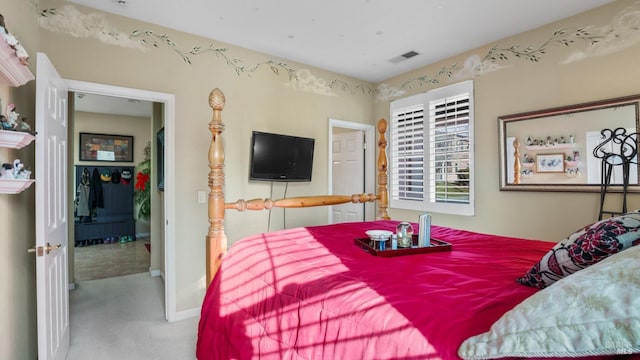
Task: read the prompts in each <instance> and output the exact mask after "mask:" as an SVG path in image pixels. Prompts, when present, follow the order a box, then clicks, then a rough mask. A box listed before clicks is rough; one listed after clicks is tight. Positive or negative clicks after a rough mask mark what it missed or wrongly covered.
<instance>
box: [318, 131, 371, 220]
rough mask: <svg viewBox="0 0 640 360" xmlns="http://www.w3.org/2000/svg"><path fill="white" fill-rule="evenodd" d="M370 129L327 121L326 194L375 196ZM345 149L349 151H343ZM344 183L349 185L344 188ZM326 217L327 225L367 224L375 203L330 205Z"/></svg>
mask: <svg viewBox="0 0 640 360" xmlns="http://www.w3.org/2000/svg"><path fill="white" fill-rule="evenodd" d="M374 130H375V127H374V126H373V125H368V124H361V123H354V122H349V121H343V120H337V119H329V155H328V164H329V168H328V174H329V179H328V184H329V194H336V195H352V194H353V193H362V192H365V193H375V176H374V174H375V152H376V151H375V149H376V146H375V132H374ZM346 147H351V149H348V150H347V151H345V149H346ZM346 153H349V154H348V155H346ZM336 177H340V180H339V181H338V180H336ZM344 184H350V185H349V186H346V187H345V186H344ZM352 189H353V190H352ZM345 191H346V192H347V193H346V194H345V193H344V192H345ZM328 216H329V223H330V224H333V223H337V222H345V221H370V220H373V219H374V218H375V204H374V203H372V202H369V203H365V204H342V205H335V206H330V207H329V214H328Z"/></svg>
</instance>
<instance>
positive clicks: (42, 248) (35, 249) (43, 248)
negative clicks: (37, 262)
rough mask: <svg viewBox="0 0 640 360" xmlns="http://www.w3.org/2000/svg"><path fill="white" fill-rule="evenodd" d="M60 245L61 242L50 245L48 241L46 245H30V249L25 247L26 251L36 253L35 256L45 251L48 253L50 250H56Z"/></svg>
mask: <svg viewBox="0 0 640 360" xmlns="http://www.w3.org/2000/svg"><path fill="white" fill-rule="evenodd" d="M61 247H62V244H55V245H53V246H52V245H51V244H49V243H47V245H46V246H35V247H32V248H30V249H27V252H28V253H36V255H37V256H42V255H44V254H45V253H46V254H47V255H48V254H49V253H50V252H52V251H53V250H58V249H60V248H61Z"/></svg>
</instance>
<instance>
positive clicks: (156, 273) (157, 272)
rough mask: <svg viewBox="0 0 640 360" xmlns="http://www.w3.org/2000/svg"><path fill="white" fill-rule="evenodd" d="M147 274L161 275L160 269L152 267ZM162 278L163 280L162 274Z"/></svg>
mask: <svg viewBox="0 0 640 360" xmlns="http://www.w3.org/2000/svg"><path fill="white" fill-rule="evenodd" d="M149 275H151V277H158V276H162V272H161V271H160V269H155V270H154V269H152V268H149ZM162 279H163V280H164V276H162Z"/></svg>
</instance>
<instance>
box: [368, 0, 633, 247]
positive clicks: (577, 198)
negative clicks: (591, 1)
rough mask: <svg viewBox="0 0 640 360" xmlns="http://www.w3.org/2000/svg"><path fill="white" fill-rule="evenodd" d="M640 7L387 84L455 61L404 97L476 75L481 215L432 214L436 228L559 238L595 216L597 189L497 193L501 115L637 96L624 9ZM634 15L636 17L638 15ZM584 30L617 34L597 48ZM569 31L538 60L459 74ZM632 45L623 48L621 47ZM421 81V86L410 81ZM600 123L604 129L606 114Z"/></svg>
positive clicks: (590, 15)
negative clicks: (579, 33)
mask: <svg viewBox="0 0 640 360" xmlns="http://www.w3.org/2000/svg"><path fill="white" fill-rule="evenodd" d="M629 8H631V10H634V11H635V12H636V13H637V11H638V9H640V2H639V1H616V2H614V3H612V4H610V5H607V6H604V7H601V8H598V9H595V10H593V11H590V12H587V13H584V14H581V15H578V16H575V17H572V18H569V19H566V20H562V21H559V22H557V23H554V24H550V25H548V26H544V27H542V28H539V29H535V30H533V31H529V32H526V33H523V34H520V35H518V36H514V37H511V38H508V39H503V40H500V41H497V42H496V43H494V44H489V45H487V46H485V47H482V48H478V49H475V50H472V51H469V52H467V53H464V54H461V55H459V56H456V57H453V58H450V59H446V60H445V61H442V62H440V63H437V64H434V65H432V66H428V67H425V68H422V69H419V70H417V71H414V72H411V73H407V74H403V75H401V76H398V77H395V78H393V79H390V80H388V81H385V83H384V84H385V86H387V87H392V88H393V87H395V88H401V84H403V83H405V82H406V81H408V80H410V79H416V78H417V77H419V76H421V75H425V74H427V75H430V76H431V77H435V76H436V75H437V73H438V71H440V69H442V68H444V67H447V68H448V67H450V66H452V65H453V64H457V67H456V69H455V70H454V71H453V77H452V78H447V77H446V76H441V77H439V80H440V83H439V84H436V85H431V84H429V85H424V86H414V87H413V88H412V89H408V88H402V90H404V91H405V93H404V94H403V95H402V96H407V95H412V94H415V93H420V92H425V91H427V90H428V89H431V88H435V87H440V86H444V85H448V84H451V83H455V82H458V81H462V80H465V79H468V78H471V77H473V78H474V83H475V139H476V144H475V161H476V165H475V174H476V178H475V179H476V188H475V191H476V216H474V217H464V216H453V215H443V214H433V224H434V225H444V226H452V227H457V228H463V229H471V230H474V231H479V232H487V233H495V234H502V235H510V236H517V237H525V238H535V239H544V240H549V241H558V240H560V239H561V238H563V237H564V236H566V235H568V234H569V233H571V232H573V231H575V230H576V229H578V228H580V227H582V226H584V225H586V224H588V223H590V222H593V221H595V220H596V218H597V213H598V204H599V196H598V195H597V194H595V193H543V192H505V191H500V190H499V187H500V183H499V173H500V171H499V170H500V168H499V161H498V160H499V150H498V149H499V147H498V146H499V139H498V123H497V121H498V120H497V118H498V117H499V116H503V115H508V114H515V113H521V112H526V111H534V110H539V109H547V108H552V107H557V106H564V105H571V104H578V103H583V102H589V101H594V100H602V99H608V98H614V97H620V96H626V95H632V94H637V93H640V86H639V85H638V84H639V81H638V80H639V79H640V67H638V66H637V62H638V59H639V58H640V46H638V42H637V41H638V37H640V31H638V30H637V29H633V28H631V27H630V26H631V25H629V24H630V23H633V21H634V20H631V18H633V17H634V16H637V15H635V13H633V12H628V14H627V16H626V17H625V16H622V14H624V13H627V10H629ZM636 20H637V18H636ZM580 27H587V30H588V31H590V32H592V34H604V33H605V32H606V31H608V30H609V29H613V33H612V34H611V35H614V34H617V35H620V36H619V37H617V38H613V40H614V41H609V40H612V38H607V39H600V40H601V42H600V43H599V44H597V45H596V46H590V45H589V44H588V43H587V42H586V41H584V40H581V39H577V38H576V37H575V36H574V35H573V34H575V29H577V28H580ZM560 28H567V34H566V36H563V37H561V38H570V39H572V40H574V42H573V43H572V44H571V45H570V46H564V45H560V44H559V43H552V44H551V45H550V46H548V48H547V49H546V54H539V55H540V57H539V59H538V61H530V60H526V59H519V58H516V57H514V56H513V55H511V54H508V53H507V55H508V60H506V61H499V62H497V63H496V67H497V68H498V69H496V71H493V72H486V73H482V74H478V75H466V76H461V77H459V78H455V76H456V75H458V74H459V71H460V70H461V69H462V68H463V67H464V66H465V65H467V64H468V63H470V59H472V58H471V57H472V56H474V55H475V56H477V59H478V60H479V59H482V58H483V57H484V56H485V55H486V54H487V53H488V52H489V50H490V47H491V46H494V45H495V46H497V47H500V48H508V47H510V46H512V45H519V49H520V50H523V49H525V48H526V47H527V46H528V45H532V46H533V47H537V46H540V45H541V44H543V43H545V42H546V41H547V40H549V39H550V37H551V35H552V34H553V32H554V31H555V30H557V29H560ZM625 44H628V45H632V46H630V47H627V48H622V47H621V46H620V45H625ZM578 53H584V54H586V58H584V59H583V60H581V61H574V62H571V63H568V64H564V63H563V62H564V61H565V60H566V59H568V58H569V57H570V56H572V55H575V54H578ZM413 84H414V85H416V83H415V82H414V83H413ZM375 114H376V117H385V118H388V116H389V101H388V100H384V101H382V100H379V101H376V103H375ZM602 126H603V128H604V127H607V122H606V119H603V124H602ZM635 208H640V199H639V198H638V196H636V195H631V196H630V197H629V209H635ZM390 213H391V216H392V217H393V218H395V219H407V220H417V218H418V215H419V214H418V213H417V212H412V211H402V210H394V209H392V210H391V211H390Z"/></svg>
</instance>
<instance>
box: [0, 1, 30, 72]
mask: <svg viewBox="0 0 640 360" xmlns="http://www.w3.org/2000/svg"><path fill="white" fill-rule="evenodd" d="M0 36H1V37H2V38H4V40H5V41H6V42H7V44H9V46H10V47H11V48H12V49H13V50H14V51H15V54H16V56H17V57H18V59H19V60H20V63H21V64H22V65H25V66H27V65H29V54H27V51H26V50H25V49H24V47H23V46H22V45H21V44H20V41H18V39H17V38H16V37H15V36H14V35H13V34H12V33H10V32H9V29H7V25H6V23H5V21H4V16H2V14H0Z"/></svg>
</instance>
